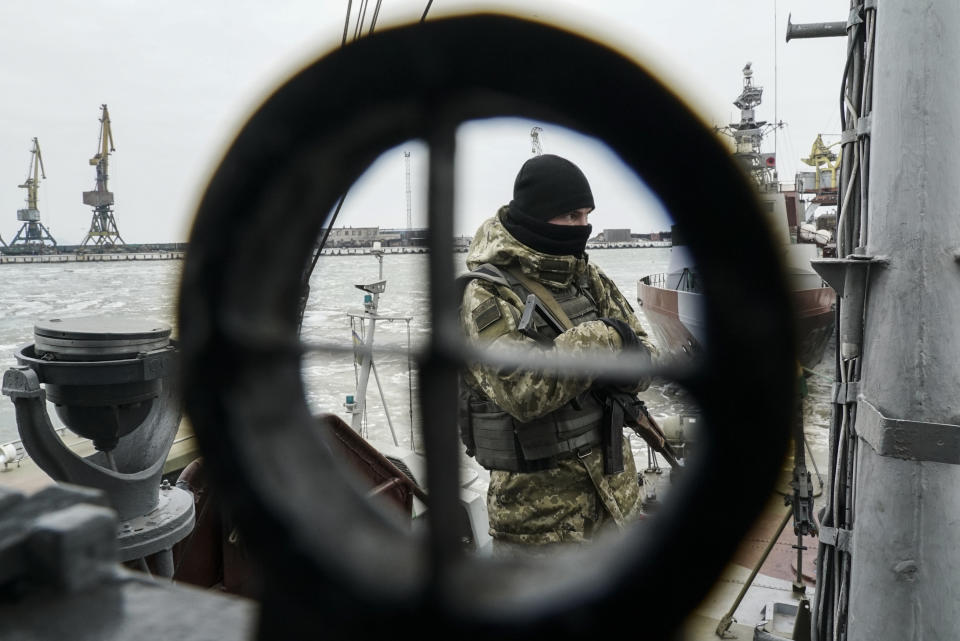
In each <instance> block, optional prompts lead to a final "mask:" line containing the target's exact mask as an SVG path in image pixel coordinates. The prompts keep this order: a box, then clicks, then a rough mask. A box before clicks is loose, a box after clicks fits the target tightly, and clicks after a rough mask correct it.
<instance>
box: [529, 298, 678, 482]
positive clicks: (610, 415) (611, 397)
mask: <svg viewBox="0 0 960 641" xmlns="http://www.w3.org/2000/svg"><path fill="white" fill-rule="evenodd" d="M534 314H536V315H538V316H540V318H542V319H543V321H544V322H545V323H546V324H547V325H548V326H549V327H550V328H551V329H552V330H553V331H554V332H556V333H557V334H562V333H563V332H564V327H563V323H561V322H560V321H559V320H557V317H556V316H554V315H553V312H551V311H550V309H549V308H547V306H546V305H544V304H543V302H542V301H541V300H540V299H539V298H538V297H537V295H536V294H530V295H529V296H527V302H526V304H525V305H524V307H523V313H522V314H521V315H520V322H519V323H518V324H517V329H518V330H519V331H520V333H521V334H523V335H524V336H529V337H530V338H532V339H534V340H535V341H537V342H538V343H540V344H542V345H551V344H553V341H554V339H553V338H551V337H549V336H547V335H546V334H543V333H542V332H540V331H539V330H537V328H536V327H535V326H534V323H533V317H534ZM593 393H594V395H595V396H596V397H597V398H598V399H599V400H600V401H601V402H602V403H603V405H604V418H605V419H607V420H608V421H610V427H611V428H612V429H615V430H619V429H620V428H621V427H622V426H623V425H626V426H628V427H629V428H630V429H632V430H633V431H634V432H636V433H637V435H638V436H640V438H642V439H643V440H644V441H646V442H647V445H649V446H650V447H651V448H652V449H653V451H655V452H657V453H658V454H660V455H661V456H663V458H665V459H666V460H667V462H668V463H669V464H670V467H672V468H674V469H678V468H681V467H683V466H682V465H681V464H680V462H679V460H678V459H677V455H676V452H675V451H674V449H673V447H672V446H671V445H670V443H669V442H668V441H667V437H666V436H665V435H664V433H663V430H662V429H661V428H660V426H659V425H658V424H657V422H656V421H655V420H654V418H653V417H652V416H650V412H648V411H647V406H646V405H645V404H644V402H643V401H642V400H640V398H638V397H637V395H636V394H635V393H629V392H622V391H619V390H617V389H615V388H612V387H603V388H600V389H594V390H593ZM604 450H606V451H605V452H604V461H605V463H606V462H607V461H613V462H614V466H615V465H616V462H617V461H618V460H619V459H621V450H620V447H619V439H616V438H605V439H604ZM614 450H616V451H614ZM619 465H620V469H621V470H622V469H623V468H622V465H623V461H622V460H619Z"/></svg>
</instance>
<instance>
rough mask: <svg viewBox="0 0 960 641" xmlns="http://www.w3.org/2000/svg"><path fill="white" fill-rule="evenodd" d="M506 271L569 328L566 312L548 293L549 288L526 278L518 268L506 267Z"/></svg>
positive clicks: (569, 323)
mask: <svg viewBox="0 0 960 641" xmlns="http://www.w3.org/2000/svg"><path fill="white" fill-rule="evenodd" d="M507 272H509V273H510V275H511V276H513V277H514V278H516V279H517V280H518V281H520V283H521V284H522V285H523V286H524V287H526V288H527V289H528V290H529V291H530V292H531V293H533V294H536V295H537V298H539V299H540V302H542V303H543V304H544V305H545V306H546V307H547V309H549V310H550V311H551V312H553V315H554V316H555V317H556V319H557V320H558V321H560V322H561V323H562V324H563V326H564V327H565V328H567V329H570V328H571V327H573V323H572V322H571V321H570V318H569V317H568V316H567V314H566V312H564V311H563V308H562V307H560V303H558V302H557V299H555V298H554V297H553V294H551V293H550V290H549V289H547V288H546V287H544V286H543V285H541V284H540V283H538V282H537V281H535V280H532V279H530V278H528V277H527V276H526V275H524V274H523V273H522V272H520V270H519V269H508V270H507Z"/></svg>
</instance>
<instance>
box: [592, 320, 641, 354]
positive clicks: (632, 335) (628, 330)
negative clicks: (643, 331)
mask: <svg viewBox="0 0 960 641" xmlns="http://www.w3.org/2000/svg"><path fill="white" fill-rule="evenodd" d="M597 320H599V321H602V322H603V323H604V324H606V325H607V326H609V327H612V328H613V329H615V330H617V333H618V334H620V340H621V342H622V343H623V349H624V350H631V349H639V348H640V346H641V345H640V339H639V338H638V337H637V333H636V332H635V331H633V328H632V327H630V325H628V324H627V323H626V322H625V321H622V320H620V319H619V318H607V317H606V316H603V317H602V318H599V319H597Z"/></svg>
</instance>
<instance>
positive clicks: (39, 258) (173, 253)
mask: <svg viewBox="0 0 960 641" xmlns="http://www.w3.org/2000/svg"><path fill="white" fill-rule="evenodd" d="M670 246H671V244H670V243H669V242H647V243H593V244H588V245H587V251H593V250H607V249H649V248H657V247H670ZM9 249H10V248H7V247H4V248H2V249H0V265H23V264H31V263H33V264H50V263H88V262H95V263H102V262H116V261H152V260H183V258H184V256H185V255H186V251H187V244H186V243H163V244H153V245H120V246H117V247H114V248H112V249H103V248H97V247H79V246H75V245H74V246H69V247H58V248H52V251H51V248H46V251H43V252H37V253H27V252H26V251H23V252H17V253H6V252H7V251H9ZM374 251H375V250H374V248H373V247H372V246H367V247H327V248H324V249H323V250H322V251H321V252H320V255H321V256H369V255H371V254H373V252H374ZM376 251H379V252H382V253H384V254H393V255H396V254H428V253H430V250H429V248H427V247H381V248H379V249H377V250H376ZM453 251H454V253H458V254H462V253H465V252H466V251H467V248H466V247H463V246H460V247H454V249H453Z"/></svg>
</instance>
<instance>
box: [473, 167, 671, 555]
mask: <svg viewBox="0 0 960 641" xmlns="http://www.w3.org/2000/svg"><path fill="white" fill-rule="evenodd" d="M593 208H594V201H593V194H592V192H591V190H590V186H589V183H588V182H587V179H586V177H585V176H584V175H583V172H581V171H580V169H579V168H578V167H576V165H574V164H573V163H571V162H570V161H568V160H566V159H563V158H560V157H558V156H553V155H541V156H536V157H534V158H531V159H530V160H528V161H527V162H526V163H524V165H523V167H522V168H521V169H520V172H519V173H518V175H517V178H516V181H515V184H514V197H513V200H512V201H511V202H510V204H509V205H507V206H504V207H502V208H501V209H500V211H499V212H497V214H496V215H495V216H493V217H492V218H490V219H488V220H486V221H485V222H484V223H483V224H482V225H481V226H480V228H479V230H478V231H477V233H476V235H475V236H474V238H473V242H472V243H471V245H470V249H469V252H468V254H467V267H468V269H469V270H470V272H468V273H467V274H466V275H465V276H463V277H462V278H463V279H464V280H466V281H467V282H466V286H465V289H464V294H463V301H462V305H461V324H462V326H463V329H464V331H465V332H466V334H467V336H468V337H469V339H471V340H473V341H475V342H476V343H477V344H480V345H484V346H494V347H499V348H504V349H509V350H510V351H511V353H513V354H515V355H522V354H523V353H524V351H525V350H529V351H539V350H547V352H554V353H558V354H559V353H563V354H570V355H577V354H586V353H590V354H592V355H597V354H607V355H610V356H611V357H612V356H616V355H619V354H621V353H622V352H623V350H624V349H627V348H630V349H633V350H634V351H635V353H636V354H637V355H638V356H639V357H641V358H646V359H649V358H651V356H652V355H653V354H654V353H655V349H654V348H653V346H652V344H651V343H650V342H649V340H648V339H647V337H646V334H645V332H644V331H643V329H642V327H641V325H640V323H639V321H638V320H637V318H636V316H635V315H634V313H633V308H632V307H631V306H630V304H629V303H628V302H627V300H626V298H625V297H624V296H623V294H621V292H620V291H619V290H618V289H617V287H616V285H614V284H613V282H612V281H611V280H610V279H609V278H608V277H607V276H606V275H605V274H604V273H603V271H602V270H600V269H599V268H598V267H596V266H595V265H592V264H590V263H589V262H588V257H587V254H586V253H585V247H586V242H587V239H588V238H589V236H590V232H591V226H590V225H589V224H588V222H587V220H588V219H587V216H588V215H589V213H590V212H591V211H593ZM531 293H532V294H536V295H537V296H538V297H539V299H540V300H541V302H542V303H543V304H544V305H545V306H546V307H547V308H548V309H549V310H552V311H553V312H555V314H553V317H554V318H555V319H556V318H560V319H561V320H562V321H563V322H564V325H563V327H561V328H560V329H564V327H566V329H565V330H564V331H561V332H559V333H557V332H556V331H552V330H551V329H550V327H549V326H548V325H546V324H544V323H542V322H540V321H542V318H541V319H538V331H539V332H542V333H547V334H548V335H552V337H553V341H552V343H551V344H550V345H549V346H544V345H543V344H542V343H541V342H538V341H535V340H534V339H533V338H530V337H529V336H528V335H525V334H523V333H521V332H520V331H519V329H518V324H519V322H520V319H521V316H522V313H523V310H524V306H525V302H526V300H527V297H528V295H529V294H531ZM648 384H649V381H648V380H642V381H638V382H637V384H636V386H635V387H633V386H631V389H630V390H629V391H631V392H637V391H641V390H643V389H645V388H646V387H647V385H648ZM601 388H602V383H600V382H599V381H598V380H597V373H596V372H594V373H590V372H588V371H584V372H577V373H575V374H574V375H565V376H559V375H557V374H548V373H543V372H535V371H529V370H523V369H503V368H499V369H498V368H496V367H494V366H490V365H483V364H472V365H471V366H469V367H468V368H467V369H466V371H464V373H463V376H462V390H461V409H460V421H459V422H460V431H461V436H462V438H463V441H464V443H465V444H466V447H467V453H468V454H470V455H472V456H474V457H476V459H477V461H478V462H479V463H480V464H481V465H483V466H484V467H486V468H487V469H489V470H490V486H489V491H488V495H487V507H488V513H489V518H490V534H491V536H492V537H493V541H494V553H495V554H498V555H509V554H516V553H535V554H540V553H543V552H544V551H548V550H551V549H553V548H554V547H556V545H558V544H568V543H583V542H586V541H590V540H591V539H593V538H595V537H596V536H597V535H598V534H599V533H600V532H601V531H604V530H608V529H615V528H618V527H620V528H622V527H623V526H625V525H626V524H627V523H629V522H630V521H631V520H633V519H635V518H636V517H637V516H638V514H639V509H640V497H639V485H638V480H637V473H636V466H635V464H634V460H633V455H632V452H631V450H630V447H629V443H628V442H627V441H626V440H624V439H623V437H622V427H623V426H622V424H619V425H613V424H611V421H610V420H609V417H606V419H607V420H606V423H607V424H605V414H604V406H603V397H602V393H600V392H601Z"/></svg>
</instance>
